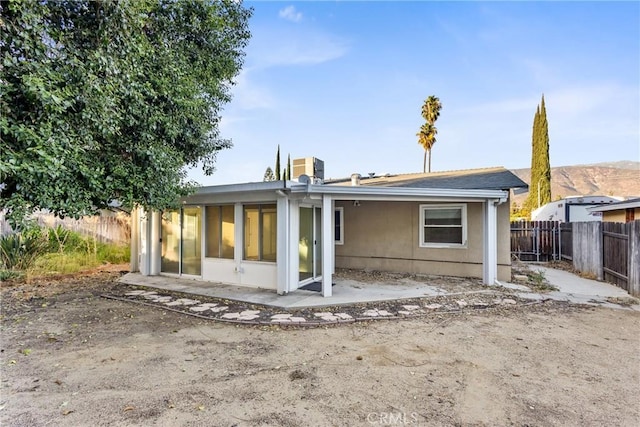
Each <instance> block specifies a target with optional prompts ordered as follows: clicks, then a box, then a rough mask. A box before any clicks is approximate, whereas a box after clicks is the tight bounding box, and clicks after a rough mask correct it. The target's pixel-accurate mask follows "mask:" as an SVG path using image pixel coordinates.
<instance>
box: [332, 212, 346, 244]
mask: <svg viewBox="0 0 640 427" xmlns="http://www.w3.org/2000/svg"><path fill="white" fill-rule="evenodd" d="M337 212H339V213H340V224H339V225H340V239H339V240H336V227H335V224H334V225H333V241H334V243H335V244H336V245H344V207H342V206H339V207H336V208H335V209H334V210H333V218H334V221H335V217H336V213H337Z"/></svg>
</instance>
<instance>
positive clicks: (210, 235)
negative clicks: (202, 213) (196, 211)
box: [206, 205, 235, 259]
mask: <svg viewBox="0 0 640 427" xmlns="http://www.w3.org/2000/svg"><path fill="white" fill-rule="evenodd" d="M206 209H207V210H206V220H207V255H206V256H207V257H209V258H225V259H233V251H234V247H235V234H234V233H235V224H234V220H235V218H234V209H235V208H234V206H233V205H224V206H207V208H206Z"/></svg>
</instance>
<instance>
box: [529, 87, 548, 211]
mask: <svg viewBox="0 0 640 427" xmlns="http://www.w3.org/2000/svg"><path fill="white" fill-rule="evenodd" d="M549 202H551V164H550V162H549V125H548V122H547V110H546V106H545V102H544V95H542V101H541V102H540V104H539V105H538V106H537V107H536V113H535V115H534V118H533V130H532V137H531V180H530V183H529V196H528V197H527V199H526V200H525V202H524V206H523V212H524V213H525V214H526V215H527V216H528V215H530V214H531V211H533V210H535V209H537V208H538V207H540V206H543V205H545V204H547V203H549Z"/></svg>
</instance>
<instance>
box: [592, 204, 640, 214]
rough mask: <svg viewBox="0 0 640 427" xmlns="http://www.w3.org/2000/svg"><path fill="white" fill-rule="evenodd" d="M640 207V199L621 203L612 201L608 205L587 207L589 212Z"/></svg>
mask: <svg viewBox="0 0 640 427" xmlns="http://www.w3.org/2000/svg"><path fill="white" fill-rule="evenodd" d="M634 208H640V202H639V201H629V202H626V203H625V202H620V203H610V204H608V205H602V206H594V207H592V208H587V210H588V211H589V212H608V211H617V210H619V209H634Z"/></svg>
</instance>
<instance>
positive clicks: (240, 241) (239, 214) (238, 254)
mask: <svg viewBox="0 0 640 427" xmlns="http://www.w3.org/2000/svg"><path fill="white" fill-rule="evenodd" d="M233 223H234V232H233V239H234V248H233V260H234V262H235V264H236V267H235V272H236V282H237V283H242V257H243V256H244V208H243V206H242V203H236V204H235V205H234V209H233Z"/></svg>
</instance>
